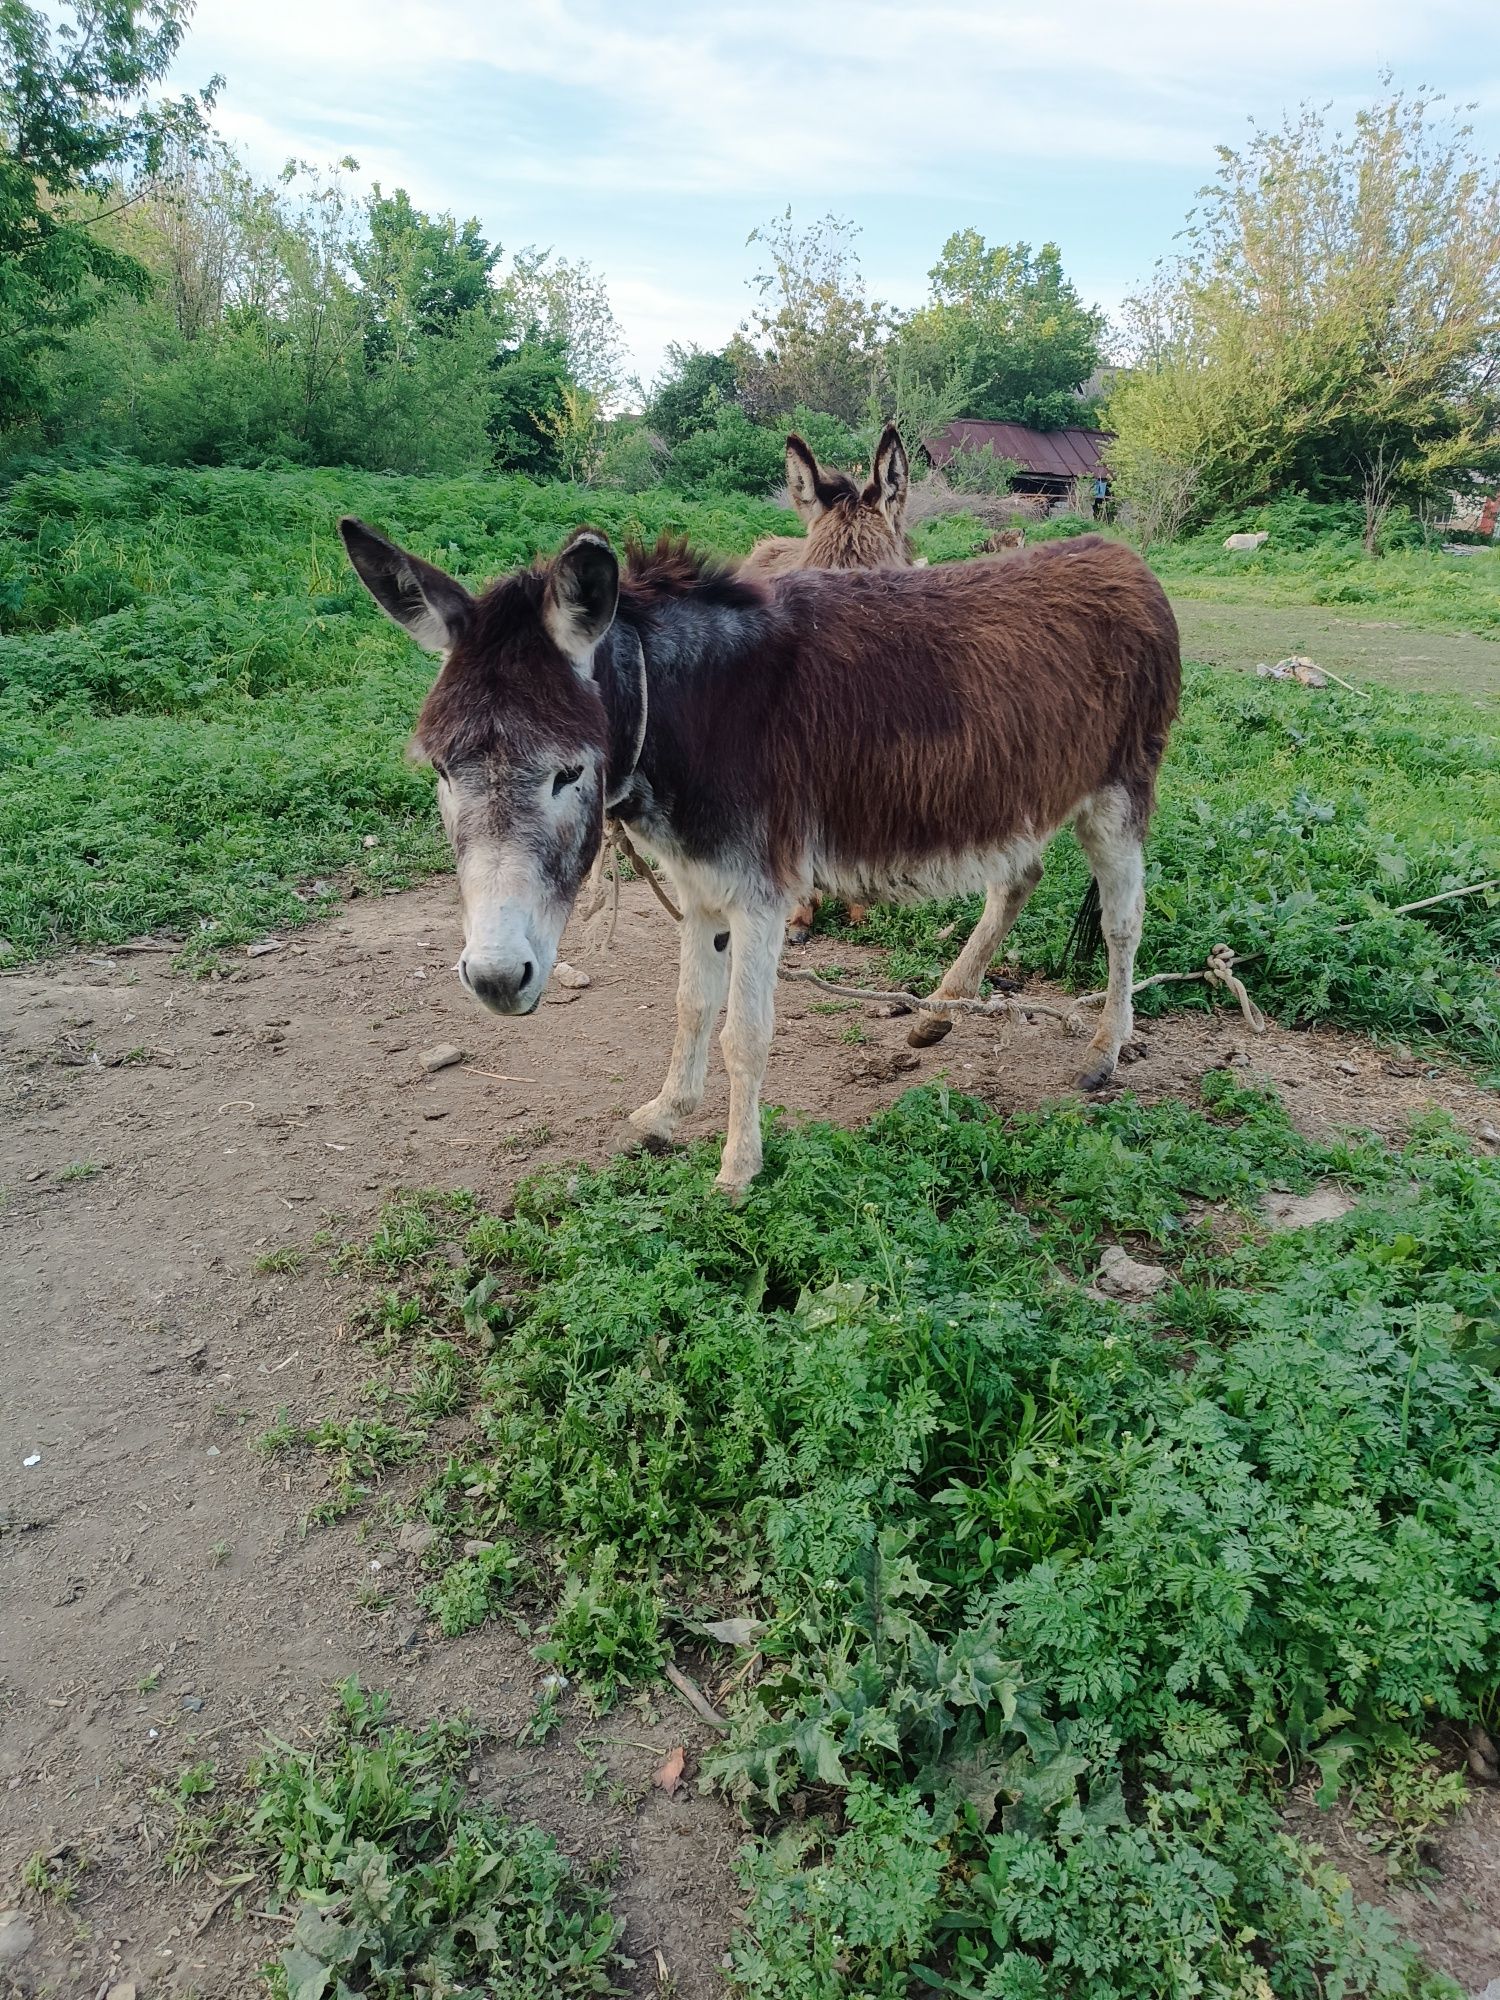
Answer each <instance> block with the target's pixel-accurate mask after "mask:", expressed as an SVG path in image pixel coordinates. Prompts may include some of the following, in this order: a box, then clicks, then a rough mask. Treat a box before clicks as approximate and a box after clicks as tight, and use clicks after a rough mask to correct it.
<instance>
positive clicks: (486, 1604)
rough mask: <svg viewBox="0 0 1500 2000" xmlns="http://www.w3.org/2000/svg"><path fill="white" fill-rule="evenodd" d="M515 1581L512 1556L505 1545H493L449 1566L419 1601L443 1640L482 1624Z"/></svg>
mask: <svg viewBox="0 0 1500 2000" xmlns="http://www.w3.org/2000/svg"><path fill="white" fill-rule="evenodd" d="M515 1581H516V1553H515V1550H514V1549H513V1548H511V1546H510V1544H509V1543H508V1542H497V1543H496V1544H495V1545H494V1547H493V1548H488V1549H484V1550H482V1551H481V1552H480V1553H479V1554H478V1555H474V1556H465V1557H464V1558H463V1560H462V1561H461V1562H456V1563H451V1564H450V1565H449V1566H448V1568H447V1569H445V1570H444V1571H443V1573H442V1575H441V1576H440V1577H438V1578H437V1580H436V1581H435V1582H433V1583H430V1584H428V1585H427V1587H426V1588H425V1589H424V1590H423V1592H422V1602H423V1604H425V1605H426V1607H427V1609H428V1610H429V1611H430V1612H431V1613H432V1615H433V1617H434V1618H436V1620H437V1622H438V1624H439V1625H440V1626H441V1628H442V1631H443V1636H444V1637H445V1638H447V1639H454V1638H457V1636H458V1634H459V1633H460V1632H469V1631H472V1630H473V1628H474V1627H475V1626H476V1625H482V1624H483V1623H484V1621H485V1619H486V1618H488V1617H489V1615H490V1613H491V1612H492V1611H493V1610H494V1609H495V1608H496V1606H497V1605H499V1604H502V1603H503V1602H504V1601H505V1599H506V1598H507V1597H508V1596H509V1595H510V1592H511V1590H512V1589H513V1588H514V1586H515Z"/></svg>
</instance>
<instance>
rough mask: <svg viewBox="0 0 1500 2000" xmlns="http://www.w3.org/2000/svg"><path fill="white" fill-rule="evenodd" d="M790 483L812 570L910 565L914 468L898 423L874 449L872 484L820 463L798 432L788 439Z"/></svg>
mask: <svg viewBox="0 0 1500 2000" xmlns="http://www.w3.org/2000/svg"><path fill="white" fill-rule="evenodd" d="M786 483H787V491H788V492H789V493H790V495H791V499H792V505H793V506H794V507H795V508H796V510H797V513H798V515H799V516H800V518H801V520H802V521H803V522H804V524H805V525H806V528H807V552H806V557H805V561H804V567H806V568H808V569H883V568H894V567H898V566H899V565H901V564H903V563H909V562H910V561H911V550H910V548H909V547H908V546H907V540H906V497H907V492H908V490H909V488H910V485H911V468H910V467H909V466H908V464H907V460H906V447H905V445H904V444H902V442H901V433H900V432H899V431H898V430H897V429H896V426H895V425H894V424H887V425H886V427H885V429H884V430H883V431H882V432H881V436H880V443H879V444H878V445H877V446H876V447H875V462H874V465H873V467H872V469H871V473H870V479H869V483H868V484H867V485H865V486H863V487H861V486H860V485H859V484H858V483H857V482H856V481H855V480H853V479H851V478H850V476H849V474H848V473H847V472H835V471H833V470H831V469H830V468H829V467H828V466H824V465H819V463H818V461H817V460H816V459H815V458H814V457H813V455H812V452H811V450H810V449H809V447H808V446H807V444H806V443H805V441H804V440H803V439H802V438H800V437H798V436H797V434H796V433H795V431H794V432H793V433H792V435H791V436H790V437H789V438H788V439H787V441H786Z"/></svg>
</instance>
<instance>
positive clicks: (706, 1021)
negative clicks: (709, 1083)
mask: <svg viewBox="0 0 1500 2000" xmlns="http://www.w3.org/2000/svg"><path fill="white" fill-rule="evenodd" d="M728 983H729V931H728V928H727V926H726V925H725V922H724V919H723V918H722V917H721V916H715V915H713V914H712V913H711V912H709V911H707V910H701V909H691V908H687V907H685V908H684V909H683V912H682V961H681V970H680V971H679V973H678V978H677V1039H676V1040H675V1041H674V1042H673V1044H672V1060H671V1061H670V1062H669V1063H668V1064H667V1080H666V1082H665V1083H664V1084H663V1085H662V1087H661V1090H660V1092H659V1093H658V1094H657V1095H656V1096H655V1097H653V1098H652V1100H651V1102H650V1103H649V1104H643V1105H642V1106H641V1108H640V1110H639V1111H632V1112H631V1114H630V1122H631V1124H632V1125H633V1126H634V1127H635V1129H636V1130H637V1132H639V1133H640V1134H641V1136H642V1137H643V1138H644V1139H646V1140H647V1141H650V1140H653V1139H654V1140H657V1141H660V1142H663V1143H665V1142H668V1141H670V1140H671V1139H672V1137H673V1135H674V1134H675V1132H676V1130H677V1127H678V1125H679V1124H680V1123H681V1122H682V1120H683V1119H684V1118H690V1117H691V1116H692V1115H693V1113H694V1112H695V1111H696V1110H697V1109H698V1106H699V1105H700V1104H701V1103H702V1102H703V1084H704V1079H705V1078H706V1076H707V1074H708V1044H709V1038H710V1037H711V1036H712V1034H713V1031H714V1022H715V1021H717V1020H718V1018H719V1009H720V1008H721V1007H722V1006H723V1005H724V990H725V988H726V987H727V985H728Z"/></svg>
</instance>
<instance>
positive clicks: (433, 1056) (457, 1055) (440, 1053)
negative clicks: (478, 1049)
mask: <svg viewBox="0 0 1500 2000" xmlns="http://www.w3.org/2000/svg"><path fill="white" fill-rule="evenodd" d="M463 1059H464V1052H463V1050H462V1049H459V1048H455V1047H454V1045H453V1043H452V1042H434V1043H433V1045H432V1047H431V1048H430V1049H422V1050H420V1051H419V1053H418V1055H417V1061H418V1062H419V1063H420V1064H421V1065H422V1067H423V1069H425V1070H426V1072H427V1074H428V1075H429V1076H431V1075H432V1073H433V1071H434V1070H439V1069H452V1067H453V1065H454V1064H455V1063H461V1062H462V1061H463Z"/></svg>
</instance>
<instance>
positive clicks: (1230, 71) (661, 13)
mask: <svg viewBox="0 0 1500 2000" xmlns="http://www.w3.org/2000/svg"><path fill="white" fill-rule="evenodd" d="M1383 68H1390V69H1392V70H1394V71H1395V73H1396V77H1397V80H1398V81H1399V82H1402V83H1419V82H1426V83H1430V84H1432V85H1433V86H1435V87H1436V88H1438V89H1442V90H1446V91H1447V92H1449V93H1450V95H1452V96H1454V97H1455V98H1457V99H1460V100H1462V101H1470V100H1477V103H1478V109H1477V111H1476V112H1475V114H1474V122H1475V125H1476V127H1477V128H1478V131H1479V133H1480V135H1481V136H1482V137H1483V139H1484V141H1485V143H1486V146H1487V148H1488V149H1489V150H1491V151H1492V152H1500V10H1497V8H1496V6H1495V4H1494V0H1463V3H1462V4H1459V0H1243V4H1240V5H1228V4H1225V3H1224V0H1046V4H1042V0H991V4H989V5H968V6H964V5H949V4H937V5H924V4H923V0H906V4H902V5H887V4H885V0H758V4H756V5H755V6H753V7H752V6H740V5H728V6H724V5H714V4H713V0H707V4H704V0H699V4H696V5H687V4H683V0H655V4H652V5H649V6H643V5H639V4H635V0H613V4H611V0H496V3H495V4H491V5H486V4H484V0H407V3H406V4H403V0H199V8H198V14H197V18H196V21H195V23H194V26H193V29H192V31H191V33H190V36H189V39H188V42H187V44H186V47H185V50H184V54H183V57H182V59H181V61H180V63H179V65H178V70H177V76H178V78H179V80H181V81H184V82H200V81H202V80H203V79H205V78H206V77H207V76H208V75H209V74H210V73H211V72H213V71H215V70H219V71H222V72H223V74H224V75H225V77H226V78H227V86H226V88H225V91H224V94H223V97H222V99H221V102H220V110H219V114H218V123H219V126H220V129H221V130H222V131H223V132H224V134H225V136H226V137H227V138H229V139H230V140H231V141H232V142H233V143H234V144H236V145H237V146H238V147H239V148H240V149H241V151H242V152H243V153H244V154H245V155H246V156H247V158H248V159H249V161H250V163H251V164H252V165H253V166H255V167H256V168H258V169H261V170H263V171H266V172H272V171H275V170H276V169H278V168H279V167H280V166H281V164H282V163H283V161H284V160H285V159H286V158H287V157H288V156H289V155H291V154H297V155H300V156H303V157H310V158H313V159H316V160H319V161H327V160H330V159H334V158H337V157H338V156H340V155H342V154H345V153H352V154H354V155H355V157H356V158H357V159H358V160H359V161H360V164H361V168H362V170H363V176H364V177H365V178H367V179H378V180H380V181H381V182H382V183H383V184H384V185H385V186H386V187H387V188H390V187H393V186H404V187H406V188H408V189H409V190H410V192H411V194H412V196H413V198H414V199H415V200H416V201H417V202H418V203H419V205H421V206H423V207H427V208H432V209H452V210H453V211H454V212H455V213H457V214H458V215H459V216H460V217H462V216H466V215H470V214H473V215H478V216H479V217H480V218H481V220H482V222H483V223H484V225H485V228H486V230H487V231H488V233H489V234H490V236H491V237H492V238H498V240H499V241H500V242H501V243H502V244H503V245H504V246H505V248H506V249H507V250H515V249H519V248H521V247H523V246H525V245H527V244H533V243H534V244H538V245H543V246H545V245H551V246H553V247H554V248H556V249H557V250H559V251H561V252H563V253H564V254H566V255H568V256H570V257H583V258H587V259H588V260H589V261H590V262H591V263H592V264H594V265H595V266H596V268H597V269H599V270H600V271H602V272H603V274H604V275H605V277H606V278H607V280H608V283H609V289H610V295H611V297H612V299H613V302H614V306H615V310H616V313H617V314H618V316H619V318H620V321H621V323H622V325H623V327H624V329H625V333H626V338H627V340H628V343H629V346H630V349H631V352H632V354H633V356H634V360H635V365H636V367H637V368H638V369H639V370H640V372H641V373H642V374H643V375H644V376H646V377H648V378H649V377H650V376H651V375H652V374H653V373H654V372H655V370H656V368H657V366H658V365H659V362H660V358H661V352H662V349H663V347H664V346H665V345H666V343H667V342H668V341H669V340H673V339H677V340H697V341H700V342H702V343H704V344H715V345H717V344H719V343H721V342H722V341H723V340H724V339H725V338H726V337H727V336H728V335H729V334H730V333H731V332H732V331H733V329H734V327H735V325H736V324H737V322H738V321H739V320H740V319H741V318H742V317H743V314H744V311H745V307H746V303H747V298H748V295H747V293H746V291H745V280H746V278H747V277H748V276H749V274H750V272H751V271H752V269H753V268H754V257H755V253H754V251H753V250H747V249H746V248H745V238H746V237H747V235H748V234H749V232H750V230H751V229H752V228H753V227H754V226H755V225H756V223H758V222H761V221H764V220H765V219H767V218H768V217H769V216H771V215H773V214H775V213H777V212H778V211H779V210H781V209H783V208H785V207H786V205H787V204H788V203H789V202H790V203H791V205H792V208H793V211H794V215H795V216H796V217H797V218H798V219H799V220H802V221H811V220H812V219H814V218H815V217H816V216H818V215H821V214H823V213H824V212H825V211H827V210H829V209H832V210H834V211H835V212H837V213H839V214H841V215H848V216H851V217H853V219H854V220H855V221H856V222H857V223H858V224H859V225H860V227H861V230H862V235H861V237H860V239H859V246H860V253H861V261H862V263H863V266H864V270H865V274H866V277H867V280H868V283H869V287H870V290H871V291H872V293H874V294H875V295H876V296H879V297H884V298H887V299H892V300H894V301H896V302H898V303H903V304H914V303H916V301H917V300H918V299H920V298H921V297H922V296H923V295H924V293H925V291H926V273H927V270H928V267H929V266H930V265H931V264H932V262H933V261H934V259H935V257H936V255H937V252H938V250H939V248H940V247H941V245H942V242H943V239H944V238H945V237H946V236H947V235H948V233H949V232H950V231H951V230H953V229H956V228H961V227H964V226H965V225H969V224H972V225H973V226H974V227H975V228H977V229H979V230H980V231H981V232H982V233H983V234H984V235H985V236H987V237H989V238H990V239H991V240H992V241H994V240H997V239H1003V240H1006V241H1013V240H1015V239H1016V238H1022V239H1025V240H1027V241H1029V242H1032V243H1039V242H1043V241H1046V240H1048V239H1052V240H1055V241H1056V242H1058V243H1059V244H1060V245H1061V246H1062V251H1063V259H1064V266H1065V268H1066V269H1067V271H1068V272H1069V274H1070V275H1071V276H1072V277H1073V278H1074V280H1075V281H1076V282H1077V284H1078V285H1079V287H1080V289H1081V290H1082V291H1083V292H1084V294H1085V295H1086V296H1087V297H1088V298H1090V299H1091V300H1095V301H1097V302H1098V303H1100V304H1102V305H1103V306H1105V308H1106V309H1107V310H1111V311H1112V310H1114V309H1115V308H1116V307H1117V306H1118V303H1119V301H1120V299H1121V298H1122V297H1124V295H1125V294H1126V293H1127V292H1129V291H1130V290H1131V288H1132V287H1133V286H1134V285H1135V284H1136V283H1137V282H1138V281H1139V280H1141V279H1142V278H1144V277H1145V276H1146V275H1147V274H1148V273H1149V271H1150V269H1151V266H1152V264H1153V262H1154V261H1155V259H1156V258H1157V257H1158V256H1160V255H1161V254H1163V252H1166V251H1168V250H1170V248H1171V244H1172V237H1173V235H1174V233H1175V232H1176V231H1177V230H1178V229H1179V228H1180V227H1181V225H1182V222H1183V218H1184V216H1185V214H1186V212H1187V210H1188V209H1189V207H1190V206H1191V204H1192V200H1193V196H1194V193H1195V191H1196V189H1197V188H1199V187H1200V186H1201V185H1202V183H1203V182H1204V181H1205V180H1206V179H1207V178H1208V176H1209V175H1210V173H1211V172H1212V169H1213V165H1214V147H1215V145H1216V144H1219V143H1221V142H1227V143H1229V144H1237V143H1239V141H1240V140H1241V139H1242V138H1243V137H1244V136H1245V134H1246V132H1247V129H1248V128H1247V119H1248V118H1249V117H1252V116H1253V117H1255V118H1257V119H1259V120H1261V121H1262V122H1264V121H1267V120H1273V119H1275V118H1277V117H1278V116H1279V114H1280V112H1281V111H1282V109H1283V108H1286V107H1289V106H1292V105H1295V104H1296V103H1297V102H1298V101H1299V100H1301V99H1303V98H1307V97H1312V98H1315V99H1318V100H1320V101H1321V100H1331V101H1332V102H1333V103H1334V105H1335V107H1336V108H1337V109H1339V110H1341V111H1343V110H1347V109H1348V108H1349V107H1351V106H1353V105H1354V104H1357V103H1358V102H1359V101H1360V100H1361V99H1362V98H1367V97H1369V96H1370V95H1371V94H1372V93H1373V92H1375V91H1376V90H1377V89H1378V87H1379V73H1380V71H1381V70H1382V69H1383Z"/></svg>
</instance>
